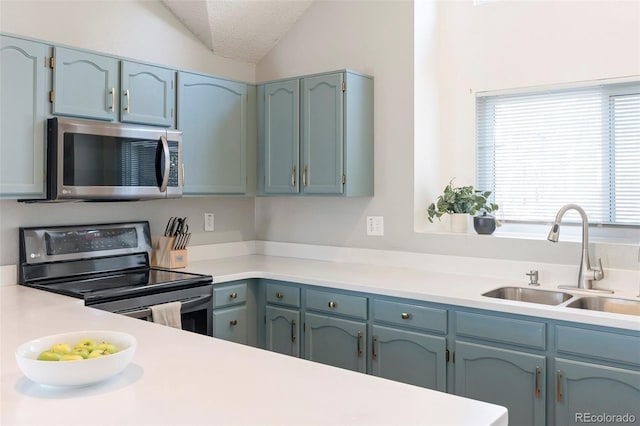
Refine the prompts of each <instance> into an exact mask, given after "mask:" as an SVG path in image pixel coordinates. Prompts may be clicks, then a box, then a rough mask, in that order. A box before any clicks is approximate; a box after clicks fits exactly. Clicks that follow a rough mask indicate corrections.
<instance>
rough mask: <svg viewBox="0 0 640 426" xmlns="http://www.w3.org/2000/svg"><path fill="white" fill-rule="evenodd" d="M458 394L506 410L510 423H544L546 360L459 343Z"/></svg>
mask: <svg viewBox="0 0 640 426" xmlns="http://www.w3.org/2000/svg"><path fill="white" fill-rule="evenodd" d="M454 365H455V373H454V374H455V393H456V394H457V395H460V396H464V397H467V398H472V399H477V400H480V401H486V402H491V403H494V404H498V405H502V406H505V407H507V409H508V410H509V424H514V425H522V426H524V425H544V424H545V415H546V414H545V413H546V411H545V400H546V397H545V368H546V366H545V357H544V356H540V355H533V354H528V353H524V352H517V351H512V350H507V349H498V348H494V347H489V346H483V345H477V344H473V343H466V342H459V341H458V342H456V350H455V364H454Z"/></svg>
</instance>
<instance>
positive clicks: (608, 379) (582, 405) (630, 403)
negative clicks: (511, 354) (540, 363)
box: [509, 353, 640, 426]
mask: <svg viewBox="0 0 640 426" xmlns="http://www.w3.org/2000/svg"><path fill="white" fill-rule="evenodd" d="M636 356H639V355H638V354H637V353H636ZM555 379H556V392H555V401H556V406H555V424H556V425H558V426H560V425H578V424H585V423H589V424H597V425H603V424H636V425H637V424H640V372H638V371H633V370H628V369H624V368H614V367H610V366H603V365H598V364H592V363H585V362H579V361H573V360H567V359H561V358H556V359H555ZM509 420H511V416H509Z"/></svg>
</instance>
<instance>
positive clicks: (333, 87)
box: [302, 73, 344, 194]
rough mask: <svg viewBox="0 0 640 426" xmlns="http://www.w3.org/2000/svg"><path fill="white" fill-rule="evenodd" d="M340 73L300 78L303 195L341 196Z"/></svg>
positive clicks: (341, 96)
mask: <svg viewBox="0 0 640 426" xmlns="http://www.w3.org/2000/svg"><path fill="white" fill-rule="evenodd" d="M343 82H344V75H343V74H342V73H336V74H329V75H322V76H317V77H307V78H304V79H302V186H303V191H304V192H305V193H307V194H342V191H343V188H342V186H343V185H342V180H343V176H344V173H343V162H344V161H343V160H344V153H343V147H344V138H343V136H344V131H343V117H344V111H343V104H344V101H343V91H342V88H343Z"/></svg>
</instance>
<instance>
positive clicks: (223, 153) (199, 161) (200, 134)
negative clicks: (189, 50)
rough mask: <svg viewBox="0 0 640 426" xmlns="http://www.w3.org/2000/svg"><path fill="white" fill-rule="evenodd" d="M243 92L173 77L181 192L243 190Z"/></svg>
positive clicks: (239, 87)
mask: <svg viewBox="0 0 640 426" xmlns="http://www.w3.org/2000/svg"><path fill="white" fill-rule="evenodd" d="M246 94H247V85H246V84H244V83H238V82H233V81H227V80H222V79H219V78H214V77H209V76H202V75H197V74H190V73H179V74H178V129H179V130H182V141H183V146H182V158H183V159H184V167H185V178H184V188H183V193H184V194H243V193H244V192H245V191H246V180H247V177H246V176H247V171H246V149H247V137H246V116H247V96H246Z"/></svg>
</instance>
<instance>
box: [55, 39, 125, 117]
mask: <svg viewBox="0 0 640 426" xmlns="http://www.w3.org/2000/svg"><path fill="white" fill-rule="evenodd" d="M117 91H118V60H117V59H115V58H111V57H108V56H102V55H97V54H94V53H88V52H84V51H79V50H73V49H67V48H62V47H54V67H53V94H52V98H53V106H52V110H51V112H52V113H53V114H56V115H70V116H75V117H82V118H93V119H97V120H108V121H115V120H117V119H118V108H117V101H118V98H119V97H118V96H117Z"/></svg>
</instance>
